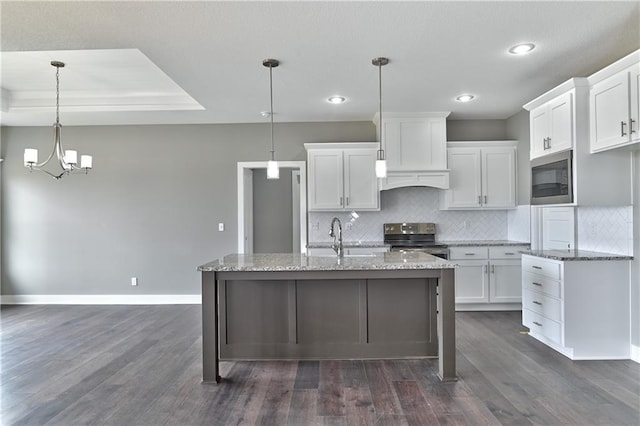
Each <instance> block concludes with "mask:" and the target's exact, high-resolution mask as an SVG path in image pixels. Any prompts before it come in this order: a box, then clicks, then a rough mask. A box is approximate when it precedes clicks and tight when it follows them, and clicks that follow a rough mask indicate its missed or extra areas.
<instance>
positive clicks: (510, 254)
mask: <svg viewBox="0 0 640 426" xmlns="http://www.w3.org/2000/svg"><path fill="white" fill-rule="evenodd" d="M514 254H515V253H510V252H506V253H505V254H504V255H505V256H513V255H514Z"/></svg>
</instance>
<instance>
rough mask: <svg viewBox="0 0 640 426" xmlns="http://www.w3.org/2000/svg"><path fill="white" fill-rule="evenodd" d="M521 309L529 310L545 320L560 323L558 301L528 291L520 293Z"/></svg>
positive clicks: (559, 304) (559, 305)
mask: <svg viewBox="0 0 640 426" xmlns="http://www.w3.org/2000/svg"><path fill="white" fill-rule="evenodd" d="M522 309H529V310H530V311H533V312H536V313H538V314H540V315H543V316H544V317H546V318H549V319H552V320H554V321H558V322H562V315H561V302H560V300H559V299H554V298H553V297H549V296H546V295H544V294H542V293H538V292H535V291H531V290H530V289H525V290H524V291H523V292H522Z"/></svg>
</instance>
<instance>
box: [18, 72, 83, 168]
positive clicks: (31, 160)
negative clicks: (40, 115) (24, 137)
mask: <svg viewBox="0 0 640 426" xmlns="http://www.w3.org/2000/svg"><path fill="white" fill-rule="evenodd" d="M51 65H52V66H54V67H56V122H55V123H54V124H53V150H52V151H51V154H49V157H47V159H46V160H45V161H44V162H42V163H38V150H37V149H33V148H27V149H25V150H24V166H25V167H27V168H28V169H29V171H30V172H31V171H33V170H39V171H41V172H44V173H46V174H48V175H49V176H51V177H53V178H55V179H60V178H62V177H63V176H65V175H69V174H73V173H78V172H84V173H89V169H91V168H92V167H93V158H92V157H91V156H90V155H82V156H80V166H78V152H77V151H73V150H66V151H64V150H63V149H62V142H61V141H60V131H61V129H62V125H60V68H63V67H64V65H65V64H64V62H59V61H51ZM54 154H55V156H56V159H57V160H58V164H59V165H60V167H61V168H62V171H61V172H60V173H59V174H56V173H51V172H50V171H48V170H45V169H44V168H43V167H44V166H45V165H46V164H47V163H48V162H49V161H50V160H51V159H52V158H53V156H54Z"/></svg>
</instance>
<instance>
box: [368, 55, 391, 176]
mask: <svg viewBox="0 0 640 426" xmlns="http://www.w3.org/2000/svg"><path fill="white" fill-rule="evenodd" d="M371 63H372V64H373V65H374V66H376V67H378V83H379V94H380V117H379V118H380V125H379V126H378V128H379V129H380V130H379V135H378V140H379V141H380V149H379V150H378V156H377V159H376V177H379V178H385V177H387V161H386V160H385V159H384V149H382V134H383V132H382V67H383V66H384V65H387V64H388V63H389V59H388V58H373V59H372V60H371Z"/></svg>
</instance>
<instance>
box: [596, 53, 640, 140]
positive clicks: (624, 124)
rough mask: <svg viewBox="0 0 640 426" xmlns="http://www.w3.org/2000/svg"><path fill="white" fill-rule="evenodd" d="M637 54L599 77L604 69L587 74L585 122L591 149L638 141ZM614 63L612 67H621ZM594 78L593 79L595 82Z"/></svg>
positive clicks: (638, 67)
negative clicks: (586, 118) (588, 88)
mask: <svg viewBox="0 0 640 426" xmlns="http://www.w3.org/2000/svg"><path fill="white" fill-rule="evenodd" d="M639 57H640V53H638V52H634V53H633V54H632V55H630V56H628V57H627V58H623V59H622V60H621V61H620V64H621V65H627V64H629V63H633V62H634V61H635V62H636V63H635V64H633V65H631V66H628V67H627V68H625V69H623V70H621V71H618V72H616V73H615V74H613V75H611V76H609V77H607V78H604V79H602V80H601V81H598V80H600V78H602V76H603V75H606V73H607V69H605V70H603V71H601V72H600V73H598V74H594V76H591V77H589V81H590V82H591V83H592V86H591V90H590V92H589V100H590V104H589V119H590V121H589V123H590V141H591V152H599V151H604V150H608V149H611V148H617V147H621V146H625V145H629V144H632V143H636V142H640V129H639V128H638V125H639V123H640V115H639V109H640V108H639V103H640V93H639V90H640V89H639V87H640V85H639V84H638V80H639V79H640V64H638V63H637V62H638V60H639V59H638V58H639ZM621 65H616V64H614V67H615V66H618V67H619V66H621ZM596 81H597V82H596Z"/></svg>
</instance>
